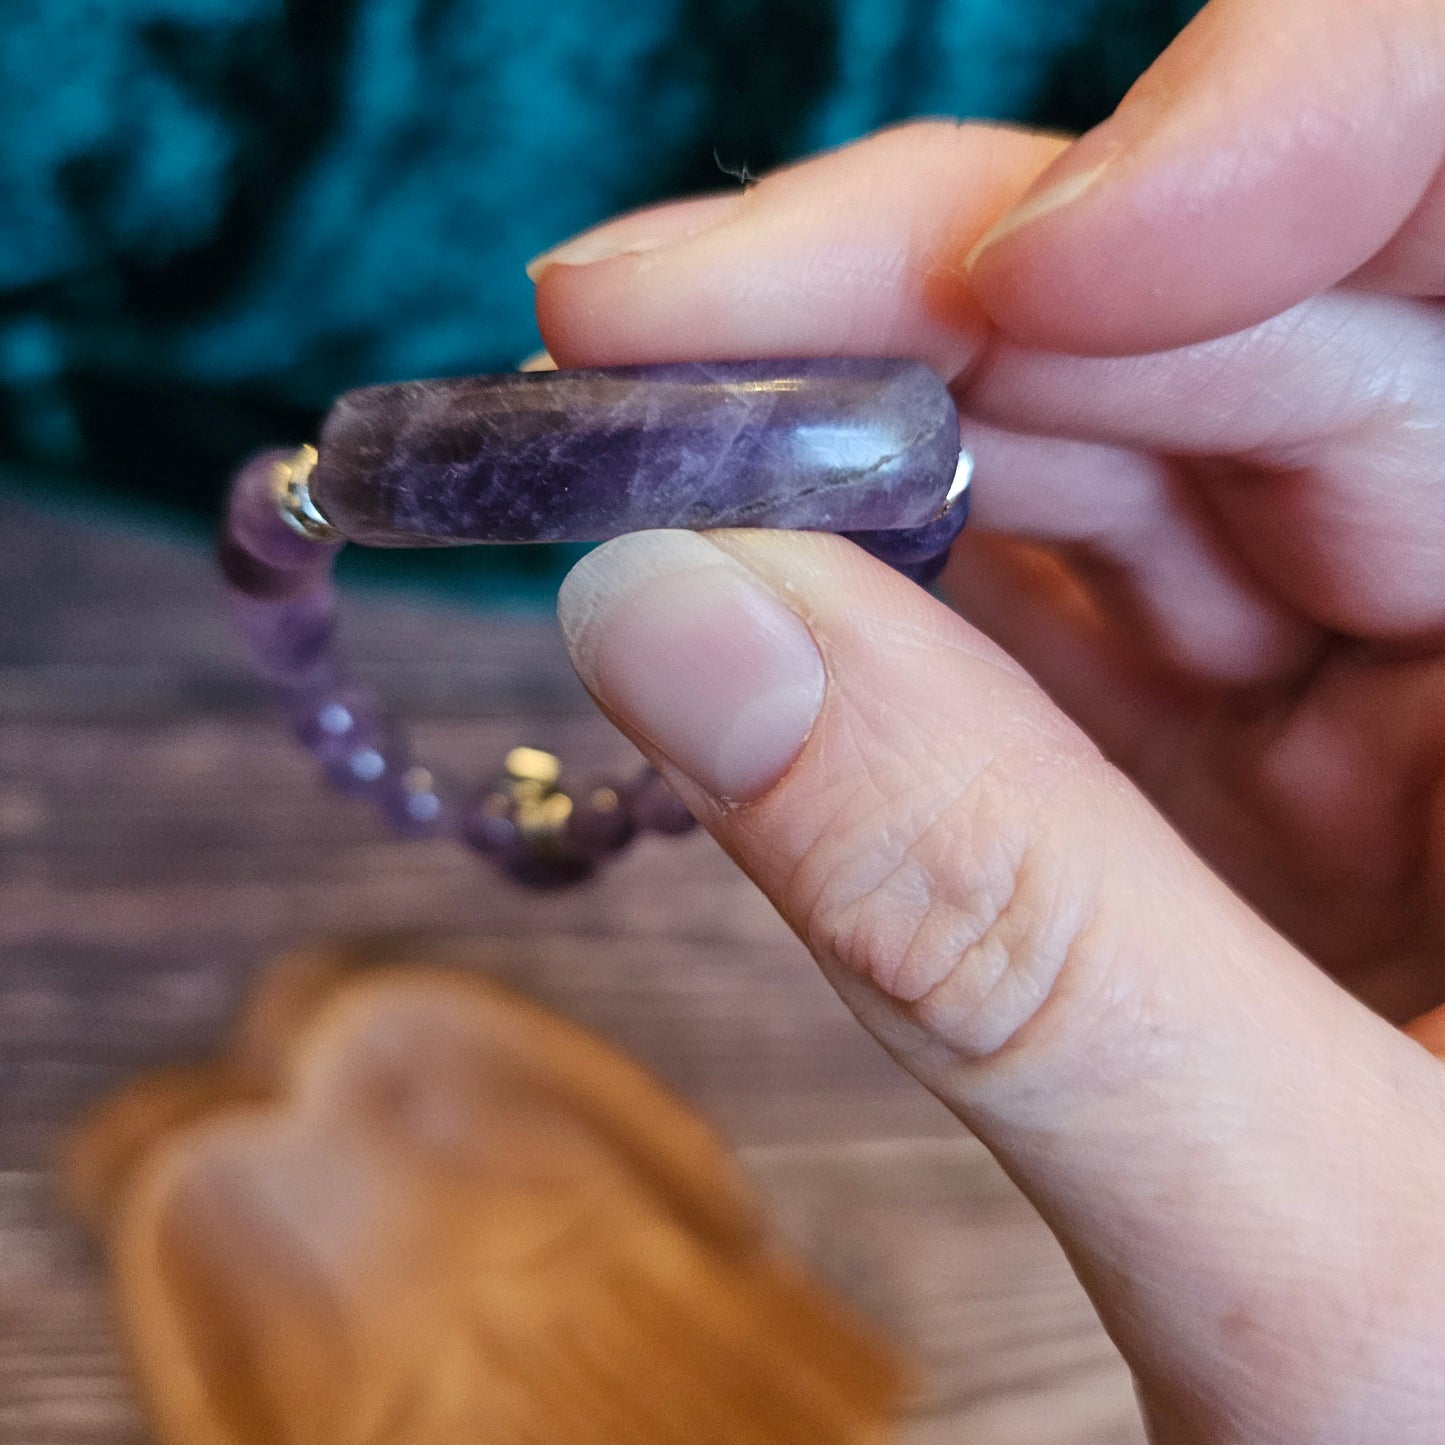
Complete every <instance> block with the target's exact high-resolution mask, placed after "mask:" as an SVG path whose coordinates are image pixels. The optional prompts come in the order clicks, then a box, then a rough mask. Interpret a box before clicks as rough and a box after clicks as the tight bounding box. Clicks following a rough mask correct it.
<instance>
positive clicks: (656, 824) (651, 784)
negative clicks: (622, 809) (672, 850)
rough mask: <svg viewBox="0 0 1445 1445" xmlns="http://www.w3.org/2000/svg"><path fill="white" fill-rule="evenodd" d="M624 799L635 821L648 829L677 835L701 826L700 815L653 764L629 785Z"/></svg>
mask: <svg viewBox="0 0 1445 1445" xmlns="http://www.w3.org/2000/svg"><path fill="white" fill-rule="evenodd" d="M623 801H624V802H625V803H626V805H627V811H628V813H629V814H630V815H631V817H632V821H633V822H634V823H636V825H637V826H638V828H640V829H641V830H642V831H643V832H645V833H661V834H663V835H665V836H668V837H675V836H676V835H678V834H680V833H688V832H691V831H692V829H694V828H696V827H697V819H696V818H694V817H693V816H692V814H691V813H689V812H688V810H687V809H686V808H685V807H684V806H683V803H682V800H681V799H680V798H679V797H678V796H677V794H676V793H674V792H673V791H672V789H671V788H669V787H668V786H667V784H666V783H665V782H663V780H662V778H661V777H660V776H659V775H658V774H657V773H655V772H654V771H653V770H652V769H651V768H648V769H647V770H646V771H645V772H643V773H640V774H638V776H637V777H636V778H634V779H633V780H632V781H631V782H630V783H629V784H628V785H627V787H626V789H625V790H624V792H623Z"/></svg>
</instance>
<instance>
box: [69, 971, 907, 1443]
mask: <svg viewBox="0 0 1445 1445" xmlns="http://www.w3.org/2000/svg"><path fill="white" fill-rule="evenodd" d="M65 1179H66V1183H67V1186H68V1190H69V1194H70V1197H71V1198H72V1200H73V1201H74V1203H75V1205H76V1207H77V1208H78V1209H79V1210H80V1211H81V1212H82V1213H83V1214H84V1215H85V1216H86V1217H87V1219H88V1220H89V1221H90V1222H91V1223H92V1225H93V1226H94V1228H95V1229H96V1230H97V1232H98V1233H99V1234H100V1236H101V1237H102V1239H103V1240H104V1243H105V1246H106V1250H107V1253H108V1256H109V1260H110V1263H111V1267H112V1271H113V1275H114V1282H115V1294H116V1300H117V1304H118V1309H119V1314H120V1318H121V1322H122V1326H123V1329H124V1333H125V1335H126V1338H127V1341H128V1345H129V1348H130V1351H131V1356H132V1359H133V1361H134V1365H135V1370H136V1373H137V1376H138V1379H139V1382H140V1386H141V1390H142V1393H143V1396H144V1398H145V1401H146V1404H147V1406H148V1409H149V1413H150V1416H151V1419H152V1422H153V1424H154V1427H155V1431H156V1434H157V1436H158V1438H159V1440H160V1441H161V1442H163V1445H442V1442H446V1445H463V1442H466V1445H511V1442H524V1441H525V1442H552V1441H557V1442H567V1445H591V1442H596V1445H601V1442H609V1445H610V1442H617V1445H623V1442H626V1445H635V1442H636V1445H641V1442H655V1445H674V1442H675V1445H684V1442H686V1445H704V1442H719V1445H721V1442H728V1445H744V1442H765V1441H766V1442H794V1441H796V1442H808V1445H820V1442H840V1445H841V1442H847V1445H852V1442H872V1441H878V1440H883V1439H886V1438H888V1437H889V1435H890V1434H891V1430H890V1428H889V1427H890V1421H891V1419H892V1417H893V1415H894V1413H895V1410H896V1406H897V1402H898V1398H899V1394H900V1389H901V1372H900V1369H899V1367H898V1365H897V1363H896V1362H895V1360H894V1358H893V1356H892V1355H891V1354H890V1352H889V1351H888V1350H887V1349H886V1348H885V1347H884V1346H883V1345H882V1344H881V1343H880V1342H879V1341H878V1340H877V1339H876V1338H875V1337H874V1335H873V1334H872V1332H871V1331H870V1330H869V1329H867V1328H865V1327H864V1326H863V1325H862V1324H860V1323H859V1322H857V1321H856V1320H854V1319H853V1318H852V1316H851V1315H850V1314H849V1313H848V1312H847V1311H846V1310H845V1309H844V1307H843V1306H842V1305H841V1304H840V1303H838V1302H837V1301H835V1300H834V1299H833V1298H832V1297H831V1296H830V1295H829V1294H828V1293H827V1292H826V1291H825V1290H824V1289H822V1288H821V1287H820V1286H819V1285H817V1284H816V1283H814V1282H813V1281H811V1280H810V1279H808V1278H807V1277H806V1276H805V1275H804V1274H802V1273H801V1272H800V1271H799V1270H798V1269H796V1268H795V1267H794V1266H792V1265H790V1264H788V1263H787V1262H786V1261H784V1260H782V1259H780V1258H779V1257H778V1256H776V1255H775V1254H774V1253H773V1252H772V1251H771V1250H770V1249H769V1248H768V1247H767V1245H766V1243H765V1242H764V1240H763V1238H762V1235H761V1232H760V1229H759V1225H758V1221H757V1217H756V1213H755V1210H754V1206H753V1204H752V1201H751V1198H750V1196H749V1193H748V1190H747V1188H746V1186H745V1184H744V1182H743V1180H742V1178H741V1176H740V1175H739V1173H738V1171H737V1169H736V1168H735V1166H734V1165H733V1164H732V1162H731V1161H730V1160H729V1159H728V1157H727V1155H726V1154H725V1153H724V1152H723V1150H722V1148H721V1147H720V1145H719V1144H718V1142H717V1141H716V1139H715V1138H714V1137H713V1135H712V1134H711V1133H710V1131H709V1130H708V1129H707V1128H706V1126H705V1125H704V1124H702V1123H701V1121H699V1120H698V1119H697V1118H696V1117H695V1116H694V1115H692V1114H691V1113H690V1112H689V1111H688V1110H686V1109H685V1108H684V1107H683V1106H682V1105H681V1104H680V1103H678V1102H677V1101H675V1100H674V1099H673V1098H672V1097H670V1096H669V1095H668V1094H667V1093H666V1092H664V1091H663V1089H662V1088H661V1087H660V1086H659V1085H658V1084H656V1083H655V1082H654V1081H653V1080H652V1079H651V1078H649V1077H648V1076H647V1075H646V1074H645V1073H644V1072H643V1071H642V1070H641V1069H640V1068H638V1067H637V1066H636V1065H635V1064H633V1063H631V1062H630V1061H629V1060H627V1059H626V1058H624V1057H623V1056H622V1055H620V1054H619V1053H617V1052H616V1051H615V1050H614V1049H613V1048H611V1047H610V1046H608V1045H606V1044H604V1043H602V1042H601V1041H600V1040H598V1039H596V1038H594V1037H593V1036H591V1035H589V1034H587V1033H585V1032H584V1031H583V1030H581V1029H579V1028H577V1027H575V1026H574V1025H571V1024H569V1023H566V1022H564V1021H563V1020H561V1019H559V1018H557V1017H555V1016H554V1015H552V1014H549V1013H547V1012H546V1011H545V1010H543V1009H541V1008H540V1007H538V1006H536V1005H534V1004H531V1003H528V1002H526V1001H525V1000H523V999H521V998H519V997H517V996H516V995H513V994H511V993H509V992H507V991H506V990H504V989H502V988H501V987H499V986H497V985H494V984H492V983H489V982H486V981H484V980H482V979H481V978H479V977H476V976H473V975H471V974H466V973H459V972H456V971H451V970H443V969H438V968H433V967H428V966H425V965H421V964H418V965H406V964H401V963H390V964H387V965H385V966H382V967H368V968H360V967H357V966H356V965H355V964H354V963H353V962H352V960H351V959H350V958H348V957H347V956H344V955H341V954H335V955H322V954H314V955H304V956H303V955H297V956H293V957H291V958H289V959H286V960H283V961H282V963H281V964H279V965H278V966H277V967H276V968H274V969H273V970H272V971H271V972H270V974H269V975H268V976H267V977H266V978H265V979H264V980H263V982H262V984H261V986H260V988H259V989H258V991H257V993H256V995H255V996H254V997H253V999H252V1001H251V1004H250V1006H249V1008H248V1010H247V1012H246V1014H245V1016H244V1018H243V1019H242V1021H241V1024H240V1026H239V1028H238V1030H237V1033H236V1037H235V1040H234V1043H233V1047H232V1049H231V1051H230V1053H229V1054H228V1056H227V1057H226V1058H225V1059H224V1060H222V1061H221V1062H218V1063H216V1064H214V1065H211V1066H207V1067H199V1068H191V1069H178V1070H172V1071H169V1072H166V1073H163V1074H159V1075H155V1076H152V1077H149V1078H145V1079H142V1080H140V1081H139V1082H137V1083H135V1084H134V1085H132V1086H131V1087H129V1088H127V1089H125V1090H124V1091H122V1092H121V1093H120V1094H119V1095H118V1096H116V1097H115V1098H113V1099H112V1100H110V1101H109V1102H107V1103H105V1104H103V1105H102V1106H101V1107H100V1108H98V1109H97V1110H96V1111H95V1112H94V1114H93V1115H92V1116H91V1117H90V1118H89V1119H88V1120H87V1121H86V1122H85V1123H84V1124H83V1125H82V1127H81V1128H80V1130H79V1131H78V1132H77V1134H76V1136H75V1138H74V1139H73V1141H72V1145H71V1148H70V1150H69V1154H68V1158H67V1160H66V1167H65Z"/></svg>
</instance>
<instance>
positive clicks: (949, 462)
mask: <svg viewBox="0 0 1445 1445" xmlns="http://www.w3.org/2000/svg"><path fill="white" fill-rule="evenodd" d="M971 471H972V462H971V459H970V457H969V455H968V454H967V453H966V452H961V451H960V448H959V434H958V417H957V412H956V410H955V408H954V405H953V401H952V399H951V397H950V396H949V394H948V391H947V388H946V387H945V386H944V384H943V383H942V381H940V380H939V379H938V377H937V376H936V375H935V374H934V373H933V372H932V371H930V370H929V369H928V368H927V367H925V366H923V365H921V364H920V363H917V362H908V361H893V360H876V359H857V360H854V359H826V360H809V361H768V362H717V363H708V364H699V363H690V364H675V365H663V366H636V367H615V368H597V369H591V370H581V371H560V372H535V373H516V374H508V375H502V376H479V377H464V378H455V379H449V380H442V381H419V382H404V383H400V384H396V385H390V386H378V387H367V388H363V389H362V390H359V391H354V392H349V393H347V394H346V395H345V396H342V397H341V398H340V399H339V400H338V401H337V402H336V403H335V405H334V406H333V407H332V409H331V411H330V413H329V414H328V416H327V418H326V421H325V423H324V425H323V427H322V432H321V438H320V443H319V445H318V446H317V447H310V446H304V447H302V448H301V449H300V450H299V451H296V452H284V451H269V452H263V453H261V454H260V455H258V456H256V457H254V458H252V459H251V460H250V461H249V462H247V463H246V464H245V465H244V466H243V467H242V468H241V469H240V471H239V472H238V473H237V474H236V476H235V478H234V480H233V482H232V484H231V489H230V493H229V496H228V499H227V504H226V510H225V518H224V523H223V526H222V531H221V538H220V543H219V548H218V559H219V563H220V568H221V572H222V575H223V577H224V579H225V590H226V598H227V606H228V609H229V611H230V614H231V618H232V621H233V623H234V626H235V629H236V632H237V634H238V636H239V638H240V639H241V641H242V643H243V645H244V647H245V650H246V651H247V652H248V654H249V655H250V658H251V660H252V662H253V664H254V665H255V667H256V670H257V671H258V673H259V674H260V676H261V678H262V680H263V682H264V684H265V685H266V688H267V690H268V692H269V693H270V695H271V698H272V700H273V701H274V702H275V704H276V705H277V707H278V708H279V710H280V711H281V712H282V714H283V715H284V716H285V718H286V719H287V721H288V722H289V723H290V726H291V730H292V732H293V733H294V734H295V736H296V738H297V739H298V741H299V742H300V743H301V744H302V746H303V747H304V748H306V750H307V751H308V752H309V753H311V754H312V756H313V757H315V758H316V760H317V761H318V762H319V763H320V765H321V767H322V770H323V772H324V774H325V776H326V777H327V778H328V779H329V780H330V781H331V783H332V784H333V785H334V786H335V787H337V788H338V789H339V790H341V791H342V792H345V793H349V794H352V795H354V796H357V797H360V798H364V799H367V800H369V801H370V802H372V803H373V804H374V805H375V806H376V807H377V808H378V810H379V811H380V814H381V816H382V818H383V819H384V820H385V822H386V823H387V825H388V826H389V827H390V828H391V829H392V830H393V831H394V832H395V833H397V834H398V835H401V836H406V837H433V836H437V835H441V834H452V835H454V836H456V837H458V838H460V839H461V840H462V841H464V842H465V843H467V844H468V845H469V846H471V847H472V848H473V849H475V850H476V851H477V852H478V853H480V854H482V855H483V856H485V857H487V858H489V859H491V860H492V861H493V862H494V863H495V864H497V865H498V866H499V867H500V868H501V869H502V870H503V871H504V872H505V873H507V874H508V875H509V876H510V877H512V878H514V879H515V880H517V881H519V882H522V883H526V884H530V885H532V886H537V887H551V886H557V885H561V884H567V883H573V882H577V881H579V880H581V879H583V878H586V877H588V876H589V875H591V874H592V873H593V872H594V871H595V870H596V868H597V867H598V865H599V864H600V863H601V862H602V861H603V860H605V859H606V858H607V857H608V856H610V855H611V854H614V853H617V852H619V851H620V850H622V849H623V848H625V847H626V846H627V845H628V844H629V843H630V842H632V841H633V839H634V838H636V837H638V836H639V835H641V834H645V833H657V834H664V835H668V834H677V833H683V832H686V831H687V830H688V829H690V828H691V827H693V826H694V820H693V818H692V816H691V815H690V814H689V813H688V812H687V810H686V809H685V808H684V807H683V806H682V804H681V803H680V802H679V801H678V799H677V797H676V796H675V795H674V794H673V793H672V792H671V790H670V789H669V788H668V787H667V785H666V783H664V781H663V780H662V778H661V777H659V776H658V774H657V773H656V772H655V771H653V769H651V768H646V769H645V770H644V771H643V772H641V773H640V774H638V776H636V777H634V778H632V779H629V780H619V779H610V778H602V779H597V780H592V781H588V782H586V783H585V784H583V785H580V786H579V785H574V784H572V783H571V782H570V781H568V782H566V785H565V786H564V781H565V780H564V779H563V776H562V769H561V764H560V763H559V761H558V759H557V758H555V757H554V756H553V755H552V754H550V753H546V752H543V751H541V750H540V749H537V748H530V747H518V748H514V749H513V750H512V751H511V752H510V753H508V754H507V757H506V759H505V761H504V763H503V766H502V769H501V771H500V772H499V773H498V774H497V775H496V776H495V777H493V778H491V779H489V780H488V781H487V782H485V783H484V784H483V785H482V786H481V787H480V788H477V789H476V790H474V791H473V792H471V793H470V794H467V795H462V796H452V795H451V793H450V791H449V790H448V789H446V788H445V787H444V786H443V785H442V783H441V782H440V780H439V779H438V778H437V777H436V776H435V775H434V774H433V773H432V772H431V770H429V769H428V768H426V767H424V766H422V765H420V764H419V763H418V762H417V761H416V760H415V758H414V757H413V755H412V753H411V750H410V748H409V747H408V745H407V742H406V739H405V736H404V734H403V733H402V731H401V729H400V728H399V727H397V725H396V724H395V723H394V722H393V721H392V720H391V719H390V718H389V717H388V715H387V713H386V711H385V709H384V708H383V706H382V704H381V702H380V700H379V699H378V698H377V696H376V694H375V693H374V692H372V691H371V690H369V689H367V688H365V687H364V686H362V685H361V684H359V683H358V682H357V681H356V679H355V678H354V677H353V676H352V675H351V673H350V671H349V670H348V668H347V667H346V666H345V664H344V662H343V661H342V659H341V657H340V654H339V650H338V648H337V645H336V611H337V609H336V589H335V585H334V581H333V575H332V574H333V566H334V563H335V559H336V555H337V553H338V552H339V551H340V549H341V547H342V546H343V545H344V543H345V542H347V541H354V542H358V543H362V544H364V545H370V546H449V545H457V544H473V543H486V542H541V541H572V542H591V541H602V540H605V539H606V538H608V537H614V536H619V535H621V534H623V533H625V532H630V531H637V530H641V529H643V528H651V527H683V528H688V529H690V530H704V529H709V528H718V527H739V526H745V527H786V528H795V529H802V530H814V531H830V532H838V533H841V534H842V535H844V536H847V537H849V538H851V539H852V540H853V541H855V542H857V543H858V544H859V545H860V546H862V547H864V548H865V549H866V550H868V551H870V552H872V553H873V554H874V555H875V556H877V557H879V558H881V559H882V560H883V561H885V562H887V563H888V564H889V565H891V566H893V567H896V568H897V569H898V570H899V571H901V572H903V573H905V574H906V575H908V576H910V577H912V578H913V579H914V580H916V581H919V582H920V583H925V584H926V583H928V582H931V581H932V580H933V578H934V577H935V576H936V575H937V573H938V571H939V570H940V569H941V568H942V565H943V563H944V561H945V560H946V558H947V555H948V549H949V547H950V546H951V545H952V543H953V541H954V539H955V538H956V537H957V535H958V532H959V530H960V529H961V528H962V526H963V524H964V522H965V520H966V519H967V514H968V488H969V481H970V476H971Z"/></svg>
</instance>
